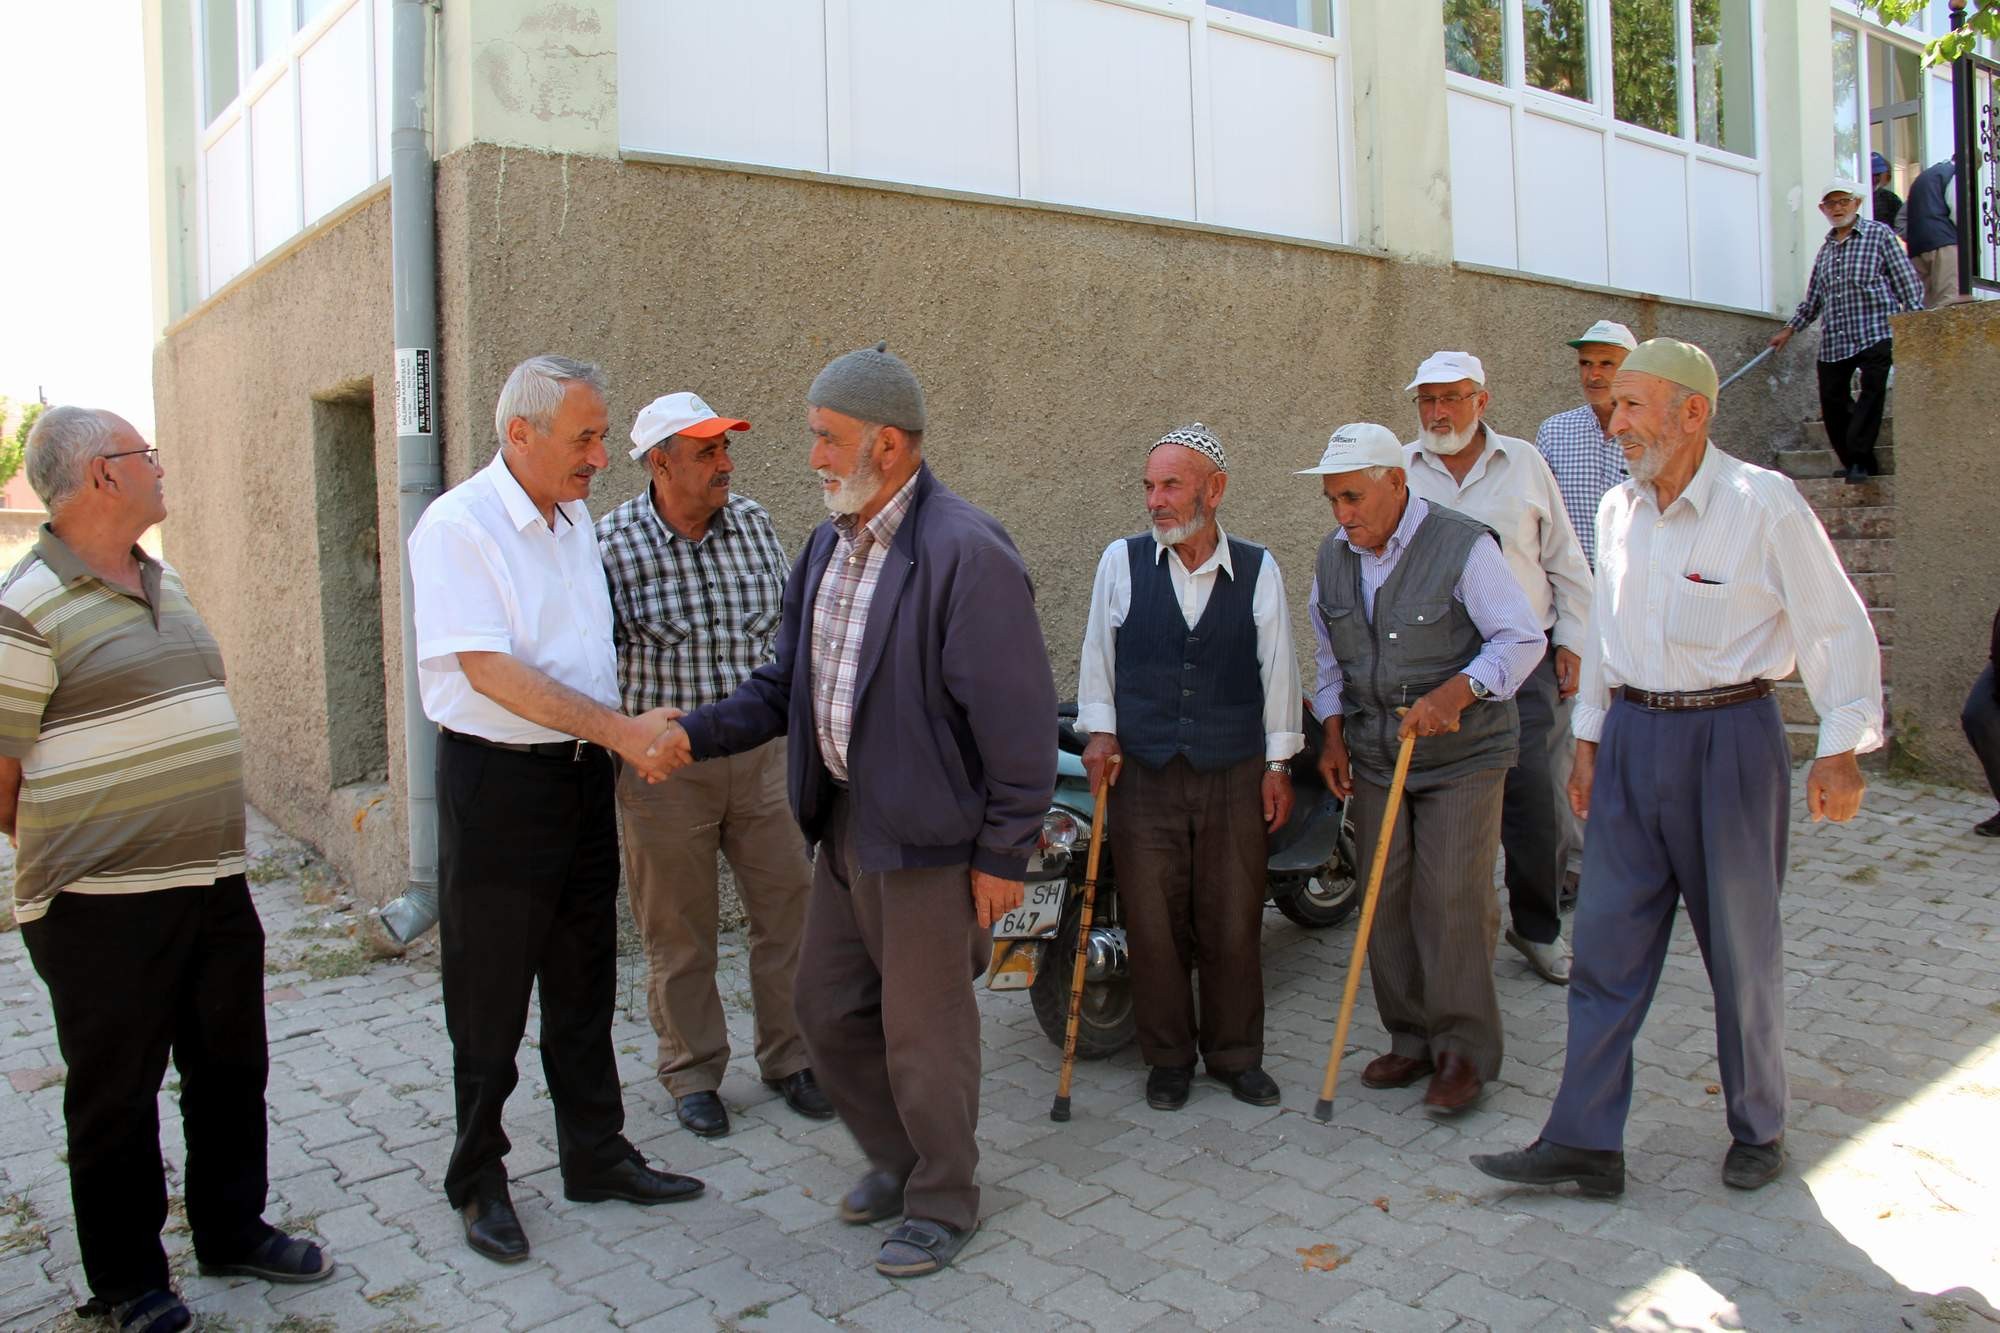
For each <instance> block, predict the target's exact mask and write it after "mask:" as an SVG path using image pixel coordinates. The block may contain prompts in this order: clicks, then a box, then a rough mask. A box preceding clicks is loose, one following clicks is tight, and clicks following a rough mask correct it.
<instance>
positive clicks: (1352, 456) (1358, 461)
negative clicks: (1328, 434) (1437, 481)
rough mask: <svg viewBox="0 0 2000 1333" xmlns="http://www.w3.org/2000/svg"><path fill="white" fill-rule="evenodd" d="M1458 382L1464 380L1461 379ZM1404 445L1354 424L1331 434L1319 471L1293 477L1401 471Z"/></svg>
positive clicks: (1384, 430)
mask: <svg viewBox="0 0 2000 1333" xmlns="http://www.w3.org/2000/svg"><path fill="white" fill-rule="evenodd" d="M1459 378H1461V379H1463V378H1464V376H1462V375H1461V376H1460V377H1459ZM1403 465H1404V459H1403V445H1402V442H1401V441H1400V440H1398V439H1397V438H1396V432H1394V431H1392V430H1390V429H1389V428H1388V427H1387V426H1378V425H1376V424H1375V423H1374V422H1372V421H1353V422H1349V423H1348V424H1347V425H1345V426H1342V427H1341V428H1340V429H1339V430H1337V431H1335V432H1334V433H1333V438H1332V439H1330V440H1328V441H1327V442H1326V451H1325V452H1324V453H1322V454H1321V455H1320V456H1319V466H1318V467H1305V468H1300V469H1299V470H1298V471H1297V472H1294V473H1293V474H1292V475H1293V476H1295V477H1323V476H1326V475H1327V474H1328V473H1333V472H1359V471H1360V470H1361V469H1362V468H1365V467H1402V466H1403Z"/></svg>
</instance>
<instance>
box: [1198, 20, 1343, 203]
mask: <svg viewBox="0 0 2000 1333" xmlns="http://www.w3.org/2000/svg"><path fill="white" fill-rule="evenodd" d="M1208 73H1209V88H1210V92H1209V131H1210V135H1211V136H1212V144H1213V151H1214V161H1215V169H1214V182H1215V193H1214V197H1213V199H1211V200H1210V201H1209V202H1208V209H1207V212H1208V216H1209V219H1210V220H1212V221H1215V222H1219V223H1221V224H1222V225H1224V226H1228V227H1249V228H1253V229H1255V230H1257V231H1269V232H1277V233H1279V234H1281V235H1286V236H1311V237H1315V238H1318V239H1320V240H1327V241H1332V240H1338V239H1339V238H1340V153H1339V142H1340V140H1339V136H1338V134H1337V133H1336V130H1337V128H1338V124H1339V119H1340V96H1339V94H1340V83H1339V80H1338V78H1336V66H1335V63H1334V61H1333V59H1332V58H1331V57H1329V56H1326V55H1323V54H1320V53H1317V52H1313V51H1305V50H1301V49H1299V48H1298V47H1294V46H1279V45H1277V44H1275V43H1272V42H1260V41H1257V40H1256V39H1254V38H1250V37H1240V36H1237V35H1236V34H1234V33H1229V32H1224V31H1222V30H1220V29H1216V28H1211V29H1210V30H1209V34H1208Z"/></svg>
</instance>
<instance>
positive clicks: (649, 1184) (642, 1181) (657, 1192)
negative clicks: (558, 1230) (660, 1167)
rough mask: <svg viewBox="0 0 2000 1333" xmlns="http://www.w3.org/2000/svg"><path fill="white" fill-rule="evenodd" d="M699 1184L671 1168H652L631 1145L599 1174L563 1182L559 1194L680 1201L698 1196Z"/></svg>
mask: <svg viewBox="0 0 2000 1333" xmlns="http://www.w3.org/2000/svg"><path fill="white" fill-rule="evenodd" d="M702 1189H703V1185H702V1183H701V1182H700V1181H699V1180H696V1179H695V1178H694V1177H693V1176H677V1175H675V1174H674V1173H673V1172H671V1171H655V1170H654V1169H653V1168H652V1167H650V1166H647V1165H646V1159H645V1158H643V1157H641V1156H640V1155H639V1150H638V1149H637V1148H634V1149H633V1150H632V1155H631V1156H630V1157H627V1158H626V1159H625V1160H624V1161H622V1162H620V1163H619V1164H618V1165H616V1166H614V1167H612V1168H611V1169H610V1170H609V1171H606V1172H605V1173H604V1174H602V1175H600V1176H596V1177H593V1178H592V1179H590V1180H580V1181H577V1182H575V1183H574V1184H572V1183H571V1182H569V1181H567V1180H565V1181H564V1182H563V1197H564V1198H565V1199H568V1200H570V1201H571V1202H573V1203H601V1202H603V1201H604V1200H606V1199H623V1200H624V1201H625V1202H626V1203H637V1204H653V1203H680V1202H682V1201H684V1200H687V1199H692V1198H695V1197H697V1196H698V1195H700V1193H701V1191H702Z"/></svg>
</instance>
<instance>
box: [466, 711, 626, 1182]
mask: <svg viewBox="0 0 2000 1333" xmlns="http://www.w3.org/2000/svg"><path fill="white" fill-rule="evenodd" d="M615 812H616V804H615V799H614V779H613V773H612V767H611V758H610V756H609V755H607V754H606V753H605V752H604V751H603V750H601V749H599V748H598V747H596V746H594V745H593V746H586V747H584V750H583V755H582V758H580V759H576V760H572V759H570V758H567V757H564V758H555V757H551V756H545V755H539V754H526V753H521V752H518V751H512V750H501V749H496V748H493V747H491V746H486V745H481V744H479V743H478V742H476V741H471V740H466V739H464V738H461V737H458V736H454V735H453V734H451V733H449V732H446V733H444V734H443V735H442V736H440V737H439V740H438V917H439V921H438V930H439V940H440V945H441V948H440V953H441V956H442V960H443V965H444V1019H445V1028H446V1030H447V1031H448V1032H449V1033H450V1035H451V1056H452V1083H453V1088H454V1091H455V1092H456V1094H457V1100H458V1139H457V1142H455V1143H454V1144H453V1145H452V1151H451V1162H450V1164H449V1165H448V1166H447V1167H446V1168H445V1176H444V1189H445V1195H446V1197H447V1198H449V1199H450V1200H451V1203H452V1206H453V1207H455V1208H457V1207H463V1206H464V1205H465V1203H466V1202H467V1200H469V1199H471V1198H472V1197H473V1195H474V1192H475V1189H476V1187H477V1186H478V1185H479V1183H480V1182H481V1181H482V1180H494V1179H497V1181H499V1182H504V1181H505V1180H506V1166H505V1164H504V1161H503V1159H504V1158H505V1157H506V1155H507V1149H508V1147H509V1146H510V1145H509V1143H508V1141H507V1135H506V1132H505V1131H504V1130H503V1129H501V1127H500V1115H501V1110H502V1108H504V1107H505V1106H506V1103H507V1096H508V1094H509V1093H511V1092H513V1090H514V1084H515V1083H516V1082H517V1081H518V1080H519V1077H520V1075H519V1073H518V1071H517V1070H516V1068H515V1063H514V1062H515V1057H516V1055H517V1054H518V1052H519V1049H520V1045H521V1037H522V1034H523V1033H524V1032H525V1031H526V1030H527V1024H528V998H529V995H530V992H531V991H532V990H533V988H534V986H535V984H536V983H537V982H539V983H540V984H541V1003H542V1033H541V1045H542V1069H543V1071H544V1073H545V1074H546V1075H547V1077H548V1081H549V1097H550V1100H551V1101H552V1102H553V1103H554V1106H555V1114H556V1149H557V1159H558V1164H559V1166H560V1167H561V1170H562V1175H563V1179H564V1180H565V1181H569V1182H580V1181H585V1180H589V1179H591V1178H592V1177H594V1176H597V1175H599V1174H601V1173H603V1172H605V1171H607V1170H609V1169H610V1168H611V1167H613V1166H615V1165H617V1164H618V1163H619V1162H620V1161H621V1160H623V1159H624V1157H625V1156H626V1155H627V1154H628V1153H629V1152H630V1151H631V1145H630V1144H629V1143H628V1142H627V1141H626V1140H625V1137H624V1133H623V1131H624V1127H625V1107H624V1102H623V1100H622V1097H621V1094H620V1091H619V1084H618V1067H617V1062H616V1057H615V1056H614V1055H613V1053H612V1049H611V1015H612V1008H613V1004H614V999H615V994H616V990H617V964H618V916H617V894H618V825H617V816H616V813H615Z"/></svg>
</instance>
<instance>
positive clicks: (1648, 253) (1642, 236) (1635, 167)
mask: <svg viewBox="0 0 2000 1333" xmlns="http://www.w3.org/2000/svg"><path fill="white" fill-rule="evenodd" d="M1605 198H1606V201H1607V204H1608V206H1609V209H1610V217H1611V285H1612V286H1614V287H1629V288H1631V289H1632V290H1633V291H1636V292H1651V293H1653V294H1654V295H1656V296H1672V297H1678V298H1681V299H1683V300H1685V299H1686V298H1687V297H1688V296H1689V295H1690V294H1692V292H1693V291H1694V278H1693V275H1692V274H1691V273H1690V272H1689V269H1688V262H1689V261H1688V234H1687V232H1688V211H1687V157H1686V155H1685V154H1682V153H1670V152H1667V151H1665V150H1664V149H1659V148H1653V147H1649V146H1648V145H1646V144H1641V143H1634V142H1632V141H1631V140H1630V139H1622V138H1619V137H1617V136H1615V135H1614V136H1613V137H1612V140H1611V182H1610V188H1609V190H1608V191H1607V192H1606V195H1605Z"/></svg>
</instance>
